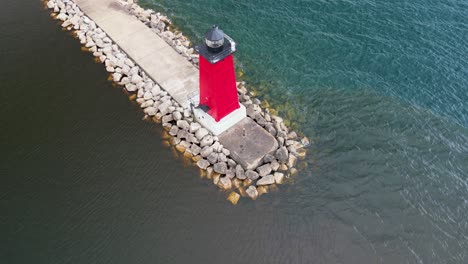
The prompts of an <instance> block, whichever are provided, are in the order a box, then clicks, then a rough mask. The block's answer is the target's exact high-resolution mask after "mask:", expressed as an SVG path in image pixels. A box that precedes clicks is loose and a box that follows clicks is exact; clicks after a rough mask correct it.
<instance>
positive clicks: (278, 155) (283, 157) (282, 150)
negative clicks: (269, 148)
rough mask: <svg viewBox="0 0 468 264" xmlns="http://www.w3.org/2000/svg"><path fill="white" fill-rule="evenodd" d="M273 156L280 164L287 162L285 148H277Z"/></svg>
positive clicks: (286, 150)
mask: <svg viewBox="0 0 468 264" xmlns="http://www.w3.org/2000/svg"><path fill="white" fill-rule="evenodd" d="M275 156H276V158H277V159H278V160H279V161H280V162H286V161H287V160H288V149H287V148H286V147H281V148H279V149H278V150H277V151H276V153H275Z"/></svg>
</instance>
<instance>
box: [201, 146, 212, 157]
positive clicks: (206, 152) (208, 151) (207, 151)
mask: <svg viewBox="0 0 468 264" xmlns="http://www.w3.org/2000/svg"><path fill="white" fill-rule="evenodd" d="M211 153H213V148H211V147H208V146H206V147H204V148H203V149H202V150H201V151H200V155H202V157H204V158H206V157H208V156H209V155H210V154H211Z"/></svg>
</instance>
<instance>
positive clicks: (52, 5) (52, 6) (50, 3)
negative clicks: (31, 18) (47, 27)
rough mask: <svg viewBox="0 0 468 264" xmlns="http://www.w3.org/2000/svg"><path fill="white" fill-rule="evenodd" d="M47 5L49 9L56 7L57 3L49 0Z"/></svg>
mask: <svg viewBox="0 0 468 264" xmlns="http://www.w3.org/2000/svg"><path fill="white" fill-rule="evenodd" d="M47 7H48V8H49V9H53V8H54V7H55V3H54V2H53V1H49V2H47Z"/></svg>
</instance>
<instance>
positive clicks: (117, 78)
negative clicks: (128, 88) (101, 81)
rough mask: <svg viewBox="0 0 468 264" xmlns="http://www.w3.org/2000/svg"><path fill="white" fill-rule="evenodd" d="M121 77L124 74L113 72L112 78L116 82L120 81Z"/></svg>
mask: <svg viewBox="0 0 468 264" xmlns="http://www.w3.org/2000/svg"><path fill="white" fill-rule="evenodd" d="M121 78H122V74H120V73H118V72H116V73H114V74H112V79H113V80H114V82H120V79H121Z"/></svg>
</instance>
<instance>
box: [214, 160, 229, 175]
mask: <svg viewBox="0 0 468 264" xmlns="http://www.w3.org/2000/svg"><path fill="white" fill-rule="evenodd" d="M213 169H214V171H215V172H217V173H219V174H226V171H227V165H226V163H225V162H218V163H216V164H215V165H214V166H213Z"/></svg>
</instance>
